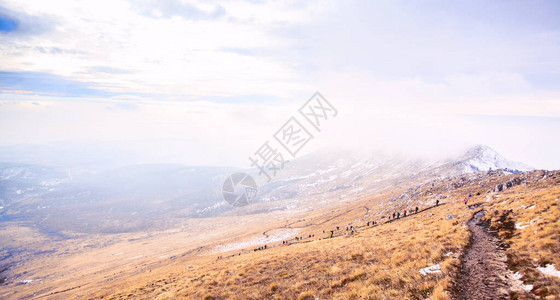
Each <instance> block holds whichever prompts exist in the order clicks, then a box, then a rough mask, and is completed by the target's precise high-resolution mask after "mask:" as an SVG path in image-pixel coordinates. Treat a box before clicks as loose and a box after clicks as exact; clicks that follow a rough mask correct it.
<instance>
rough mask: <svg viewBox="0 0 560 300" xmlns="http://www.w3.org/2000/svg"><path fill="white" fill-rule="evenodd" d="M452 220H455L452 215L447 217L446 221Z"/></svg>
mask: <svg viewBox="0 0 560 300" xmlns="http://www.w3.org/2000/svg"><path fill="white" fill-rule="evenodd" d="M453 219H455V216H454V215H453V214H448V215H447V220H453Z"/></svg>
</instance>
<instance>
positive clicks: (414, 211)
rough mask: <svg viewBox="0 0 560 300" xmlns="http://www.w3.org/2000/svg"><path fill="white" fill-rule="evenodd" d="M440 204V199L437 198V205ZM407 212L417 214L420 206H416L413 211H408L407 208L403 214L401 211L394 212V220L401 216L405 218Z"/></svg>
mask: <svg viewBox="0 0 560 300" xmlns="http://www.w3.org/2000/svg"><path fill="white" fill-rule="evenodd" d="M438 204H439V200H436V206H437V205H438ZM407 213H415V214H417V213H418V206H416V207H415V208H414V210H412V211H407V210H406V209H405V210H404V211H403V213H402V215H401V213H400V212H398V211H396V212H394V213H393V215H392V216H393V218H392V219H393V220H394V219H400V218H401V216H402V217H403V218H404V217H406V214H407ZM389 220H391V215H389Z"/></svg>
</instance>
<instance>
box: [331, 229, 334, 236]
mask: <svg viewBox="0 0 560 300" xmlns="http://www.w3.org/2000/svg"><path fill="white" fill-rule="evenodd" d="M333 235H334V230H331V238H332V237H333Z"/></svg>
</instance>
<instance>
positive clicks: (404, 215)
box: [403, 209, 406, 217]
mask: <svg viewBox="0 0 560 300" xmlns="http://www.w3.org/2000/svg"><path fill="white" fill-rule="evenodd" d="M403 217H406V209H405V210H404V214H403Z"/></svg>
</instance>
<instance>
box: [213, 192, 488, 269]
mask: <svg viewBox="0 0 560 300" xmlns="http://www.w3.org/2000/svg"><path fill="white" fill-rule="evenodd" d="M479 194H480V193H479ZM479 194H478V195H479ZM471 197H472V195H471V194H469V195H468V197H465V199H464V200H463V202H464V203H465V205H467V203H468V199H469V198H471ZM435 206H439V199H436V203H435ZM412 213H414V214H417V213H418V206H416V207H414V209H413V210H406V209H405V210H404V211H403V212H402V214H401V212H400V211H396V212H393V214H392V215H389V220H396V219H400V218H404V217H406V216H407V214H412ZM348 225H350V226H347V227H346V235H353V234H354V232H355V231H356V229H357V228H356V227H354V225H352V223H349V224H348ZM370 225H371V226H376V225H378V221H367V222H366V224H365V226H366V227H369V226H370ZM336 231H340V226H336V229H333V230H330V231H328V234H329V236H328V237H329V238H333V237H334V235H335V232H336ZM326 233H327V231H325V230H323V234H326ZM313 237H315V235H314V234H309V235H308V236H307V237H300V236H296V237H295V238H294V240H295V241H296V242H300V241H303V240H304V239H306V238H313ZM290 244H291V243H290V241H289V240H283V241H282V245H284V246H288V245H290ZM273 247H275V246H273ZM266 249H268V247H267V245H264V246H261V247H258V248H255V249H253V251H254V252H256V251H261V250H266ZM238 255H241V253H239V254H238ZM232 256H233V255H232ZM221 258H223V257H222V256H221V255H220V256H218V259H221Z"/></svg>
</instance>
